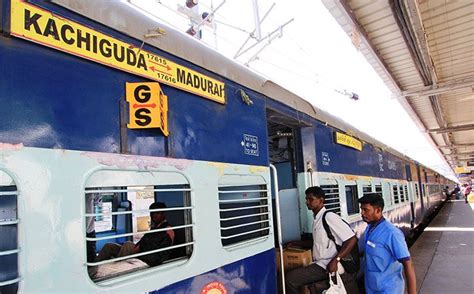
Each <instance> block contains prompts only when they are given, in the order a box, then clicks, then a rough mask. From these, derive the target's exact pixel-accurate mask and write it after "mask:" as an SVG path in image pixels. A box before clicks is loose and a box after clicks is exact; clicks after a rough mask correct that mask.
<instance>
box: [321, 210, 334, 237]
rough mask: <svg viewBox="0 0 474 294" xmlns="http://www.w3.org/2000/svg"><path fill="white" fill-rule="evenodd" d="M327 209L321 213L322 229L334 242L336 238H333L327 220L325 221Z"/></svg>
mask: <svg viewBox="0 0 474 294" xmlns="http://www.w3.org/2000/svg"><path fill="white" fill-rule="evenodd" d="M328 212H329V211H325V212H324V214H323V227H324V230H325V231H326V234H327V235H328V238H329V240H332V241H333V242H334V243H336V239H335V238H334V236H333V234H332V233H331V230H330V229H329V225H328V222H327V221H326V214H328Z"/></svg>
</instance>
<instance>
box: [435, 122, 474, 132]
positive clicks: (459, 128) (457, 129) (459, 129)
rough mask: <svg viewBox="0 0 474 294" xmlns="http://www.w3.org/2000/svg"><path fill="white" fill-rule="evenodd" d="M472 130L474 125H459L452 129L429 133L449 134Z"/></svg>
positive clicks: (447, 128) (441, 129) (436, 130)
mask: <svg viewBox="0 0 474 294" xmlns="http://www.w3.org/2000/svg"><path fill="white" fill-rule="evenodd" d="M471 130H474V124H467V125H459V126H453V127H446V128H439V129H429V130H428V132H429V133H438V134H441V133H451V132H462V131H471Z"/></svg>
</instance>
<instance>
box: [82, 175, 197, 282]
mask: <svg viewBox="0 0 474 294" xmlns="http://www.w3.org/2000/svg"><path fill="white" fill-rule="evenodd" d="M85 200H86V201H85V207H86V209H85V211H86V214H85V220H86V249H87V263H86V264H87V266H88V268H87V270H88V273H89V276H90V277H91V279H92V280H93V281H94V282H96V283H99V282H102V281H104V280H109V279H111V278H115V277H118V276H122V275H124V274H129V273H133V272H136V271H140V270H146V269H149V268H152V267H155V266H160V265H162V264H167V265H170V264H176V265H180V264H182V263H184V262H186V260H187V259H189V257H190V255H191V254H192V250H193V245H194V239H193V233H192V229H193V223H192V218H191V216H192V215H191V211H192V206H191V188H190V186H189V183H188V181H187V179H186V178H185V177H184V176H183V175H181V174H179V173H172V172H149V173H140V172H134V171H110V170H107V171H99V172H96V173H94V174H93V175H92V176H91V177H90V178H89V179H88V182H87V185H86V187H85ZM167 268H169V267H167Z"/></svg>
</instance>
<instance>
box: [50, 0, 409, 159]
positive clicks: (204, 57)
mask: <svg viewBox="0 0 474 294" xmlns="http://www.w3.org/2000/svg"><path fill="white" fill-rule="evenodd" d="M52 2H53V3H56V4H58V5H60V6H63V7H65V8H67V9H69V10H71V11H74V12H76V13H78V14H80V15H83V16H85V17H88V18H90V19H92V20H94V21H96V22H98V23H101V24H103V25H105V26H107V27H110V28H112V29H114V30H116V31H118V32H121V33H124V34H126V35H128V36H130V37H132V38H135V39H138V40H141V41H144V42H145V43H147V44H148V45H150V46H153V47H156V48H159V49H161V50H163V51H166V52H168V53H171V54H173V55H175V56H177V57H179V58H182V59H184V60H187V61H189V62H191V63H193V64H195V65H197V66H200V67H202V68H205V69H206V70H209V71H211V72H214V73H216V74H218V75H220V76H222V77H225V78H227V79H229V80H232V81H235V82H236V83H238V84H241V85H242V86H245V87H247V88H249V89H251V90H254V91H256V92H259V93H262V94H264V95H265V96H267V97H270V98H272V99H274V100H276V101H279V102H281V103H283V104H286V105H288V106H289V107H292V108H295V109H296V110H297V111H300V112H303V113H306V114H308V115H309V116H311V117H313V118H315V119H317V120H319V121H321V122H323V123H326V124H328V125H330V126H333V127H335V128H337V129H340V130H341V131H344V132H346V133H349V134H351V135H354V136H356V137H357V138H359V139H361V140H363V141H365V142H367V143H371V144H373V145H375V146H376V147H379V148H381V149H384V150H387V151H389V152H390V153H392V154H394V155H396V156H398V157H400V158H406V159H409V160H413V159H411V158H409V157H408V156H406V155H404V154H402V153H400V152H398V151H396V150H395V149H393V148H391V147H389V146H387V145H385V144H384V143H382V142H380V141H378V140H376V139H374V138H372V137H371V136H369V135H367V134H366V133H364V132H362V131H360V130H358V129H357V128H355V127H353V126H351V125H349V124H348V123H346V122H345V121H343V120H342V119H339V118H337V117H335V116H334V115H331V114H330V113H328V112H326V111H324V110H322V109H319V108H317V107H316V106H314V105H312V104H311V103H309V102H308V101H307V100H305V99H303V98H302V97H300V96H298V95H296V94H294V93H292V92H290V91H288V90H287V89H285V88H283V87H282V86H280V85H278V84H276V83H275V82H273V81H271V80H269V79H268V78H266V77H264V76H262V75H260V74H257V73H255V72H254V71H252V70H251V69H249V68H248V67H245V66H244V65H242V64H239V63H237V62H236V61H234V60H232V59H229V58H227V57H225V56H224V55H222V54H220V53H219V52H217V51H215V50H214V49H213V48H210V47H209V46H207V45H206V44H204V43H203V42H200V41H198V40H196V39H195V38H194V37H191V36H189V35H188V34H185V33H183V32H180V31H177V30H176V29H174V28H172V27H170V26H167V25H166V24H163V23H161V22H159V21H158V19H157V18H156V17H153V16H152V15H147V13H146V12H144V11H143V10H141V9H139V8H138V7H136V6H134V5H133V4H131V3H129V2H128V1H96V0H52ZM157 28H160V29H163V30H164V31H165V34H163V35H159V36H156V37H151V38H150V37H149V38H145V35H147V34H150V32H153V31H156V29H157ZM189 48H192V50H189Z"/></svg>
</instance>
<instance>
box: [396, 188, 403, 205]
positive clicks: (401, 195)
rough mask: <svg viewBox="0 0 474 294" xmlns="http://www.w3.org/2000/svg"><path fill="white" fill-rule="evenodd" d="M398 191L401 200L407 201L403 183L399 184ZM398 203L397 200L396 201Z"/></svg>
mask: <svg viewBox="0 0 474 294" xmlns="http://www.w3.org/2000/svg"><path fill="white" fill-rule="evenodd" d="M398 193H399V196H400V197H399V199H400V202H405V192H404V190H403V185H399V186H398ZM395 203H396V202H395Z"/></svg>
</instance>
